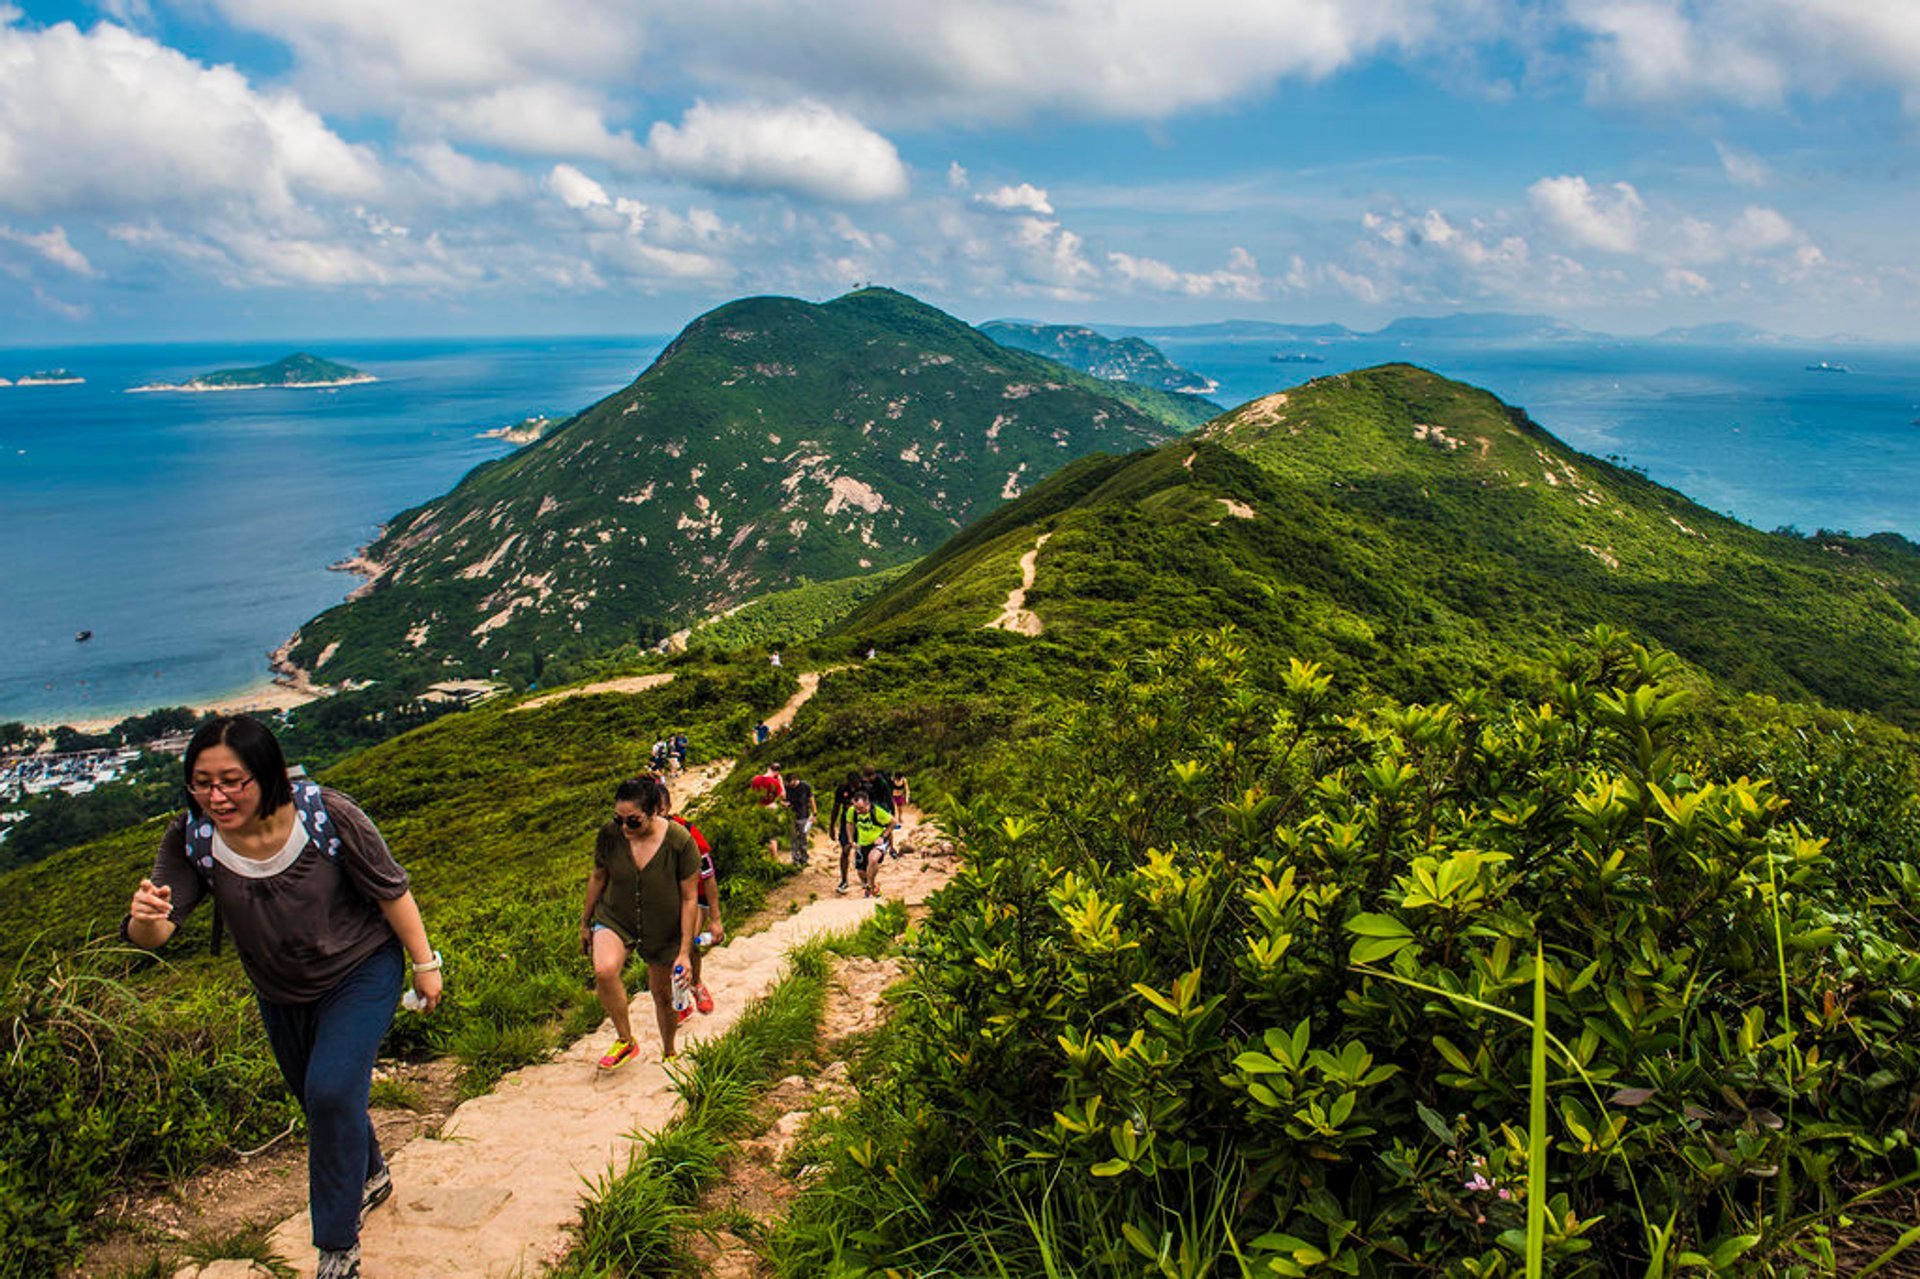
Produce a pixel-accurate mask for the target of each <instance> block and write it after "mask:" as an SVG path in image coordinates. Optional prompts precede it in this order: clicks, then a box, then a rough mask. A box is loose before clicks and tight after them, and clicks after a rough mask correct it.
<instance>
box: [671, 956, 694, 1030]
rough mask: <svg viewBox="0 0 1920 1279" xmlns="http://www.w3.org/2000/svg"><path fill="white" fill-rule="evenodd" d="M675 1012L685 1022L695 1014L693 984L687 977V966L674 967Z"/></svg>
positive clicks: (678, 965) (676, 965)
mask: <svg viewBox="0 0 1920 1279" xmlns="http://www.w3.org/2000/svg"><path fill="white" fill-rule="evenodd" d="M673 1011H674V1012H676V1013H678V1014H679V1016H680V1020H681V1021H685V1020H686V1019H687V1018H688V1016H690V1015H691V1014H692V1012H693V982H692V981H691V980H690V979H689V978H688V977H687V966H686V965H685V964H675V965H674V966H673Z"/></svg>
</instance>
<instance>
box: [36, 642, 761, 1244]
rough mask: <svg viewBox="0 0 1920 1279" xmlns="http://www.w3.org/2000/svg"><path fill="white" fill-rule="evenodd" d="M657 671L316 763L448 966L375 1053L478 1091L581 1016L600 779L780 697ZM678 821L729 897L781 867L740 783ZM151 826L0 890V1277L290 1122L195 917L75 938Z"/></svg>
mask: <svg viewBox="0 0 1920 1279" xmlns="http://www.w3.org/2000/svg"><path fill="white" fill-rule="evenodd" d="M676 670H677V672H678V673H677V675H676V678H675V679H674V681H673V682H672V683H670V684H668V685H665V686H664V687H661V688H657V689H654V690H652V691H649V692H646V693H643V694H639V695H635V696H623V695H616V694H606V695H599V696H589V697H579V698H573V699H569V700H565V701H561V702H558V703H554V704H552V705H549V706H544V707H541V708H539V709H536V710H531V711H516V710H513V709H511V708H509V707H506V706H500V705H489V706H486V707H483V708H480V709H478V710H474V711H470V712H467V713H464V714H461V715H455V716H450V717H447V718H445V719H442V720H438V721H436V722H435V723H433V724H431V725H429V726H427V727H425V728H422V729H419V730H417V731H415V732H413V733H410V734H408V735H406V736H405V737H402V738H399V739H396V740H394V741H391V742H387V743H384V744H382V745H380V746H377V747H374V748H372V749H369V750H366V751H363V752H361V753H360V754H358V755H356V756H355V757H353V758H352V759H350V760H348V761H347V762H345V763H343V764H341V765H339V766H337V767H335V768H332V769H329V770H327V771H326V772H324V773H323V774H322V775H321V779H322V780H323V781H325V782H326V783H328V784H330V785H333V786H337V787H339V788H340V789H341V790H343V791H345V792H346V793H347V794H349V795H351V796H352V797H353V798H354V799H355V800H357V801H358V802H359V803H360V804H361V805H362V806H363V807H364V808H365V809H366V810H367V812H368V813H369V814H371V815H372V817H373V818H374V820H375V822H376V823H377V824H378V825H379V827H380V829H381V832H382V833H383V834H384V835H385V836H386V838H387V840H388V842H389V844H390V845H391V846H392V847H393V849H394V852H395V854H396V855H397V856H398V857H399V859H400V861H401V863H402V864H403V865H405V866H406V868H407V870H408V872H409V874H410V875H411V876H412V879H413V889H414V892H415V894H416V896H417V897H418V899H419V900H420V902H421V904H422V910H423V913H424V915H425V917H426V921H427V925H428V929H429V932H430V934H431V936H432V938H433V940H434V944H435V945H436V946H437V947H439V949H440V950H441V951H442V952H443V953H444V954H445V955H446V956H447V972H448V977H449V982H448V1005H447V1007H446V1010H445V1011H446V1015H445V1016H436V1017H435V1018H433V1019H432V1020H431V1021H427V1020H423V1019H419V1018H407V1017H402V1018H400V1019H399V1020H397V1021H396V1023H395V1027H394V1030H393V1032H392V1033H391V1034H390V1035H389V1037H388V1050H389V1051H397V1052H400V1053H403V1054H423V1053H434V1054H439V1053H446V1054H451V1055H452V1056H454V1057H456V1058H457V1059H458V1060H459V1061H460V1062H461V1063H462V1064H463V1065H464V1066H465V1068H466V1083H467V1086H468V1087H469V1088H470V1089H484V1088H485V1087H487V1086H488V1085H489V1084H490V1083H491V1081H492V1080H494V1079H495V1078H497V1077H498V1076H499V1074H500V1073H501V1072H503V1071H506V1070H510V1069H513V1068H514V1067H516V1066H519V1065H522V1064H525V1063H526V1062H529V1061H533V1060H537V1059H539V1058H540V1056H541V1055H542V1054H544V1053H545V1051H546V1050H547V1048H548V1047H550V1046H551V1045H552V1044H553V1043H554V1042H555V1041H556V1039H557V1038H558V1037H559V1036H561V1035H563V1034H569V1033H570V1034H579V1033H581V1032H583V1031H584V1030H586V1029H588V1028H589V1027H591V1026H592V1025H595V1024H597V1023H598V1021H599V1019H600V1013H599V1011H598V1005H597V1003H595V1002H594V1001H593V997H592V994H591V992H590V991H589V990H587V989H586V988H585V986H584V985H583V982H582V977H583V975H584V974H585V971H586V969H585V966H584V965H585V961H584V960H583V959H582V958H581V956H580V954H579V950H578V930H579V911H580V901H581V895H582V893H583V891H584V887H585V883H586V875H587V872H588V870H590V869H591V861H592V841H593V834H594V831H595V830H596V829H597V827H598V826H599V824H600V823H601V822H602V821H603V820H604V818H605V815H606V814H607V813H608V812H609V811H610V810H611V807H612V793H613V788H614V786H615V785H616V784H617V783H618V781H619V780H620V779H621V778H623V777H626V776H628V775H630V774H631V773H633V772H634V771H635V770H636V769H637V768H639V767H640V766H641V765H642V764H643V763H644V761H645V758H646V752H647V749H648V745H649V744H650V743H651V742H652V741H654V739H655V738H657V737H658V736H660V735H661V734H662V733H663V732H666V731H670V730H672V729H676V728H677V729H681V730H683V731H685V732H686V733H687V734H688V736H689V738H690V739H691V747H692V758H693V760H694V762H695V763H698V762H700V761H702V760H706V759H710V758H713V757H715V756H717V755H724V754H731V753H732V752H734V751H735V750H736V749H738V748H739V747H740V746H742V745H744V744H745V743H746V742H747V741H748V740H749V730H750V727H751V725H752V724H753V722H754V721H755V719H756V718H758V717H760V716H763V715H765V714H766V713H767V712H768V711H769V710H771V709H773V708H774V707H776V706H778V705H779V704H780V703H781V702H782V701H784V700H785V699H786V698H787V697H788V696H789V695H790V694H791V693H792V691H793V689H794V687H795V680H794V678H793V676H792V675H791V674H790V673H788V672H784V671H780V670H773V669H770V668H768V667H766V666H765V665H763V664H753V665H744V664H743V665H741V666H737V667H736V666H730V665H725V664H709V663H704V662H698V661H692V660H688V661H683V662H681V663H680V664H679V665H678V666H677V667H676ZM699 815H700V821H701V826H702V829H703V831H704V832H705V833H706V834H707V836H708V837H709V838H710V839H711V840H712V841H713V843H714V857H715V861H716V864H717V865H718V867H719V869H720V874H721V878H722V884H723V890H724V891H726V892H727V893H728V895H729V900H730V901H731V903H732V905H733V907H734V908H735V909H736V910H738V909H742V908H745V907H748V906H750V905H751V904H752V903H753V902H754V901H755V900H756V898H757V897H758V896H759V895H762V894H764V892H765V889H766V886H767V885H768V883H770V882H773V881H775V880H777V879H778V878H779V875H780V872H779V870H778V868H777V867H776V866H775V865H774V864H773V863H771V862H769V861H768V860H767V859H766V858H765V856H764V853H763V852H762V851H761V850H762V849H763V847H764V839H763V831H762V830H761V824H762V821H763V816H762V814H761V813H760V811H759V810H758V809H757V808H756V807H754V806H752V805H751V804H749V803H748V802H747V800H746V799H745V796H744V791H743V790H742V792H741V793H738V794H735V793H733V792H731V791H729V792H726V793H724V794H722V795H720V796H718V797H716V798H715V799H714V800H713V801H711V802H710V803H709V804H708V805H706V806H704V807H703V808H702V809H700V810H699ZM163 825H164V821H154V822H149V823H146V824H145V825H142V826H139V827H135V828H133V829H131V830H128V831H125V832H123V833H120V834H118V835H115V836H112V837H109V838H106V839H103V840H99V841H96V842H94V843H90V844H86V845H82V846H80V847H78V848H74V849H70V850H68V851H66V852H62V853H57V854H55V855H54V856H52V857H50V858H48V859H47V860H45V861H43V862H40V863H38V864H36V865H33V866H30V867H26V868H23V869H21V870H18V871H14V872H11V873H9V874H7V875H6V876H4V878H3V879H0V884H4V887H5V891H4V892H0V960H4V962H5V964H6V969H7V971H8V972H9V973H10V976H11V980H10V981H9V982H7V983H6V984H5V986H4V987H0V1056H4V1058H5V1059H6V1061H7V1062H8V1066H7V1070H6V1072H5V1081H4V1087H0V1258H5V1259H7V1264H6V1265H0V1275H9V1276H10V1275H12V1274H16V1273H18V1274H36V1275H38V1274H46V1273H50V1272H51V1269H52V1267H53V1264H54V1262H55V1261H57V1260H58V1258H60V1257H61V1256H63V1255H65V1254H66V1252H67V1251H68V1250H69V1249H70V1248H71V1247H72V1246H73V1245H74V1243H75V1242H76V1241H77V1240H78V1239H79V1238H80V1237H81V1236H82V1234H83V1233H84V1232H85V1230H86V1228H87V1224H88V1221H89V1220H90V1217H91V1212H92V1209H93V1206H94V1205H95V1204H96V1203H97V1202H98V1201H99V1199H100V1198H101V1196H103V1195H104V1194H105V1193H107V1192H108V1191H109V1190H110V1189H112V1188H114V1187H115V1186H119V1185H124V1184H126V1182H127V1181H128V1180H129V1179H138V1178H142V1177H147V1176H152V1175H156V1174H163V1173H173V1172H178V1171H183V1170H191V1169H193V1168H195V1167H197V1166H199V1165H200V1164H202V1163H203V1162H205V1161H206V1160H208V1159H209V1158H211V1157H214V1156H215V1155H217V1154H219V1152H221V1151H223V1150H226V1149H229V1148H230V1147H231V1148H244V1147H245V1146H247V1145H257V1144H259V1143H260V1142H261V1141H264V1140H265V1139H266V1138H267V1137H269V1136H271V1135H272V1134H273V1133H274V1132H277V1131H278V1130H279V1129H281V1128H283V1127H285V1125H286V1123H287V1122H288V1119H289V1118H290V1117H291V1112H290V1110H289V1103H288V1102H287V1100H286V1098H285V1095H284V1092H283V1090H282V1089H281V1088H280V1086H279V1085H278V1083H277V1076H276V1075H275V1074H274V1071H273V1066H272V1062H271V1058H270V1056H269V1055H268V1053H267V1050H266V1045H265V1042H264V1039H263V1038H262V1035H261V1032H260V1030H259V1026H258V1018H257V1017H256V1016H255V1015H254V1014H253V1012H252V1009H251V1000H250V999H249V998H248V997H247V995H246V990H247V987H246V982H245V980H244V978H243V976H242V975H241V973H240V970H239V965H238V962H237V960H236V959H235V957H234V954H233V949H232V947H231V946H228V947H227V948H226V950H225V953H224V954H223V955H221V956H218V957H215V956H213V955H211V954H210V953H209V951H208V938H209V924H210V918H211V916H210V912H208V911H206V910H201V911H198V912H196V913H195V914H194V915H193V916H192V917H190V918H189V920H188V921H187V924H186V925H185V927H184V928H183V929H182V931H181V933H180V934H179V935H178V936H177V937H176V938H175V939H174V941H173V942H172V943H170V944H169V945H168V947H167V948H166V951H165V953H164V957H163V958H162V959H159V960H156V959H154V958H152V957H149V956H146V955H144V954H138V953H128V952H125V951H123V950H121V949H120V948H118V947H107V948H105V949H102V948H99V947H97V946H89V945H86V944H85V943H87V941H88V939H96V940H97V939H102V938H109V937H111V935H112V933H113V930H114V929H115V927H116V926H117V924H118V922H119V920H120V918H121V917H122V915H123V914H124V913H125V910H126V902H127V899H128V897H129V896H130V895H131V893H132V890H133V886H134V885H135V884H136V883H138V882H139V880H140V878H141V877H142V876H143V875H145V874H146V873H147V871H148V870H149V869H150V868H151V867H152V864H153V856H154V848H155V846H156V844H157V843H158V841H159V837H160V831H161V829H162V827H163ZM15 1263H17V1264H19V1265H22V1266H25V1269H21V1270H11V1269H8V1268H7V1266H8V1265H13V1264H15Z"/></svg>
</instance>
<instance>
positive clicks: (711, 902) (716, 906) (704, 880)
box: [667, 796, 727, 1021]
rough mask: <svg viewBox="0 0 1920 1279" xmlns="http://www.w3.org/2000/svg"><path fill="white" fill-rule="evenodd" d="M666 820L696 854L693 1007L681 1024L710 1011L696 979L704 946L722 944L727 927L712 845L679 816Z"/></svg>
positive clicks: (701, 983) (708, 998)
mask: <svg viewBox="0 0 1920 1279" xmlns="http://www.w3.org/2000/svg"><path fill="white" fill-rule="evenodd" d="M667 807H668V808H669V809H671V808H672V807H673V799H672V797H671V796H669V797H668V799H667ZM669 820H671V821H672V822H673V824H674V825H676V826H678V827H679V828H680V829H682V830H684V831H686V832H687V834H688V836H689V837H691V838H692V840H693V846H694V847H695V848H697V849H699V850H700V885H699V887H698V888H697V889H696V890H695V893H694V898H695V900H696V901H698V902H699V904H700V931H699V933H697V934H696V935H695V942H694V946H693V950H692V959H693V962H692V964H690V965H689V966H688V973H689V975H690V976H691V977H692V980H693V1005H692V1008H683V1009H681V1010H680V1020H681V1021H685V1020H686V1019H687V1018H689V1017H691V1016H692V1015H693V1009H696V1008H697V1009H699V1010H700V1011H701V1012H703V1013H710V1012H712V1011H713V995H712V993H711V992H709V991H708V990H707V985H706V982H705V981H704V980H703V979H702V978H701V976H700V960H701V957H702V956H703V955H704V954H705V953H706V949H707V946H718V945H719V944H720V943H721V942H723V941H725V940H726V936H727V926H726V924H725V923H724V922H722V921H721V919H720V877H719V875H718V874H717V873H715V871H714V868H713V845H712V844H709V843H708V842H707V837H706V836H705V835H702V834H701V833H700V828H699V827H698V826H695V825H694V824H693V823H692V822H690V821H688V820H687V819H686V818H685V817H682V816H681V815H680V814H679V813H672V814H671V815H670V818H669ZM701 937H705V938H706V939H707V945H706V946H702V945H700V944H699V938H701Z"/></svg>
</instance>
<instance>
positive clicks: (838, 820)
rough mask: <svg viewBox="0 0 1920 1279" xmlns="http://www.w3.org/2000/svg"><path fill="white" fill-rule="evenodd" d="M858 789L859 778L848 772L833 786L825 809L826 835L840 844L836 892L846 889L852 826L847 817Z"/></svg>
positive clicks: (851, 852) (850, 858)
mask: <svg viewBox="0 0 1920 1279" xmlns="http://www.w3.org/2000/svg"><path fill="white" fill-rule="evenodd" d="M859 791H860V778H859V777H858V775H856V774H854V773H848V774H847V775H846V777H845V778H844V779H842V780H841V782H840V784H839V785H838V786H836V787H834V788H833V806H832V807H831V808H829V809H828V810H827V836H828V838H830V839H832V840H833V842H834V843H836V844H838V845H839V846H840V883H839V884H838V886H836V887H835V888H834V890H833V891H834V892H836V893H844V892H846V891H847V868H848V866H849V865H850V864H851V863H852V861H853V827H852V826H850V825H848V823H847V819H848V818H850V817H852V816H853V797H854V796H855V795H856V794H858V793H859Z"/></svg>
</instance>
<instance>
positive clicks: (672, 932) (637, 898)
mask: <svg viewBox="0 0 1920 1279" xmlns="http://www.w3.org/2000/svg"><path fill="white" fill-rule="evenodd" d="M593 866H594V869H595V870H601V871H605V872H606V875H607V883H606V887H605V889H604V890H602V892H601V894H600V900H599V902H598V903H597V904H596V905H595V906H594V908H593V922H594V923H596V924H602V925H604V926H606V927H608V928H611V929H612V930H613V931H614V932H616V933H618V934H620V937H621V939H622V940H623V941H625V942H626V943H627V944H628V945H630V946H632V947H633V948H634V949H635V950H637V951H638V952H639V953H640V956H641V958H643V959H645V960H646V961H647V962H648V963H649V964H670V963H672V962H673V959H674V956H675V955H677V954H679V952H680V881H681V880H684V879H693V878H695V877H696V876H698V875H699V874H700V852H699V850H698V849H697V848H695V847H694V845H693V836H691V835H689V834H687V832H686V830H685V828H683V827H681V826H680V825H678V824H677V823H674V822H667V823H666V833H665V834H664V835H662V836H661V837H660V848H659V850H658V851H657V852H655V853H654V855H653V857H652V858H651V859H650V860H648V862H647V864H646V865H645V866H644V867H640V866H635V865H634V863H633V849H632V846H631V845H629V844H628V843H627V837H626V834H625V833H624V832H623V831H622V830H621V829H620V825H619V823H617V822H608V823H607V824H606V825H605V826H602V827H601V828H600V833H599V835H598V836H596V837H595V839H594V841H593Z"/></svg>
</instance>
